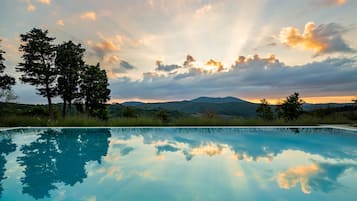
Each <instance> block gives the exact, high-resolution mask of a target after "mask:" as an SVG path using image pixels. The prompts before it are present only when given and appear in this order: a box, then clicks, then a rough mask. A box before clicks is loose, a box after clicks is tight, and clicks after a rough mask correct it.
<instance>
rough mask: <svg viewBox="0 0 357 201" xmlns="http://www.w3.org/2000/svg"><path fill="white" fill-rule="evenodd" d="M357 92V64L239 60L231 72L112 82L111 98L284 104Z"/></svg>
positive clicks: (342, 60)
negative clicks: (289, 99)
mask: <svg viewBox="0 0 357 201" xmlns="http://www.w3.org/2000/svg"><path fill="white" fill-rule="evenodd" d="M192 58H193V57H192V56H190V57H188V59H186V61H192V60H193V59H192ZM187 63H190V62H187ZM122 86H126V87H122ZM356 86H357V64H356V60H355V59H353V58H328V59H325V60H322V61H318V62H312V63H307V64H305V65H299V66H287V65H285V64H284V63H282V62H280V61H279V60H278V59H277V58H276V57H275V56H274V55H270V56H268V57H261V56H259V55H255V56H253V57H245V56H241V57H238V59H237V61H236V62H235V63H234V64H233V65H232V66H231V68H229V69H227V71H221V72H216V73H207V71H205V70H204V69H199V68H196V67H190V68H187V71H182V72H181V71H178V72H176V73H170V74H167V75H162V74H159V73H156V72H147V73H144V74H143V78H142V79H141V80H132V79H130V78H128V77H122V78H119V79H116V80H111V87H112V88H113V89H115V91H114V90H113V92H112V97H113V98H116V97H121V98H124V99H130V98H134V97H140V98H143V99H158V98H160V99H168V100H174V99H177V98H179V99H190V98H194V97H197V96H201V95H206V96H228V95H236V96H239V97H242V98H249V97H260V98H264V97H265V98H280V97H282V96H287V95H289V94H291V93H293V92H295V91H297V92H300V94H301V95H302V96H305V97H308V96H340V95H351V94H355V93H356Z"/></svg>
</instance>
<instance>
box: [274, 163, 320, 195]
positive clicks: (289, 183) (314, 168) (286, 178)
mask: <svg viewBox="0 0 357 201" xmlns="http://www.w3.org/2000/svg"><path fill="white" fill-rule="evenodd" d="M320 171H321V169H320V167H319V166H318V165H316V164H311V165H307V166H299V167H294V168H290V169H288V170H286V171H284V172H282V173H280V174H279V175H278V177H277V182H278V185H279V187H280V188H284V189H290V188H292V187H294V186H296V185H297V184H298V183H300V184H301V191H302V192H304V193H306V194H309V193H311V187H310V186H309V180H310V177H311V176H312V175H315V174H317V173H319V172H320Z"/></svg>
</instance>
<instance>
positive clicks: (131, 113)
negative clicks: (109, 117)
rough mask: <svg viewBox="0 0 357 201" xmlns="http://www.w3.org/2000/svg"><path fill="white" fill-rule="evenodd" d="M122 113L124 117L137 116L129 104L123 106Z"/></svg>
mask: <svg viewBox="0 0 357 201" xmlns="http://www.w3.org/2000/svg"><path fill="white" fill-rule="evenodd" d="M122 113H123V116H124V117H125V118H137V117H138V115H137V112H136V110H135V108H134V107H130V106H128V107H124V108H123V112H122Z"/></svg>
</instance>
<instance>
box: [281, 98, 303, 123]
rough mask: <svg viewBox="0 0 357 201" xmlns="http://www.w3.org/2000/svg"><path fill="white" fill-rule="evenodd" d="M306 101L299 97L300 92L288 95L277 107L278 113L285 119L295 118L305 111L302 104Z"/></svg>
mask: <svg viewBox="0 0 357 201" xmlns="http://www.w3.org/2000/svg"><path fill="white" fill-rule="evenodd" d="M303 104H304V101H303V100H301V99H300V98H299V93H297V92H295V93H294V94H292V95H290V96H288V97H287V98H286V100H284V101H283V103H282V104H281V105H280V106H278V107H277V111H278V115H279V116H280V117H282V118H284V119H285V120H288V121H289V120H295V119H297V118H298V117H299V116H300V115H301V114H302V112H303V109H302V105H303Z"/></svg>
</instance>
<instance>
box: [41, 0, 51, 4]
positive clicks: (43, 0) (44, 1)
mask: <svg viewBox="0 0 357 201" xmlns="http://www.w3.org/2000/svg"><path fill="white" fill-rule="evenodd" d="M38 2H40V3H42V4H48V5H49V4H51V0H38Z"/></svg>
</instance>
